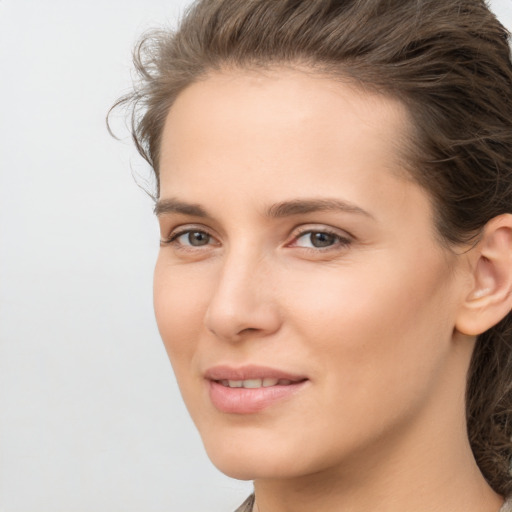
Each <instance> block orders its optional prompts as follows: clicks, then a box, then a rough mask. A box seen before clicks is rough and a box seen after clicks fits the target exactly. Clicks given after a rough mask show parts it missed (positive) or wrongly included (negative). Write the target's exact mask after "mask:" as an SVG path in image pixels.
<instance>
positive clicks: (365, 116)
mask: <svg viewBox="0 0 512 512" xmlns="http://www.w3.org/2000/svg"><path fill="white" fill-rule="evenodd" d="M408 131H409V118H408V113H407V111H406V109H405V107H404V106H403V105H402V103H401V102H399V101H397V100H395V99H393V98H389V97H386V96H383V95H380V94H376V93H371V92H367V91H363V90H362V89H360V88H358V87H356V86H354V85H353V84H351V83H347V82H342V81H335V80H333V79H329V78H325V77H323V76H319V75H315V74H312V73H311V72H303V71H299V70H294V69H286V68H282V69H281V68H279V69H272V70H266V71H265V72H261V71H254V70H253V71H245V70H244V71H242V70H231V71H225V72H222V73H214V74H211V75H210V76H208V77H207V78H205V79H204V80H201V81H199V82H197V83H195V84H193V85H191V86H189V87H188V88H187V89H185V90H184V91H183V92H182V93H181V94H180V95H179V96H178V98H177V100H176V102H175V103H174V105H173V107H172V108H171V110H170V112H169V114H168V116H167V119H166V123H165V128H164V132H163V138H162V146H161V156H160V191H161V198H164V199H165V198H166V197H176V195H179V196H180V198H181V199H184V200H187V201H190V202H198V201H199V202H201V203H207V202H209V201H211V199H212V198H211V194H210V193H211V191H213V190H215V193H216V194H221V195H223V196H225V197H227V195H228V194H230V193H232V192H233V191H236V194H237V196H238V197H239V198H240V201H241V202H242V203H243V205H244V206H245V205H248V204H251V202H252V203H254V202H255V201H259V203H266V204H271V203H277V202H281V201H283V200H288V199H295V198H297V197H301V196H304V195H305V194H306V193H308V194H307V195H309V196H310V197H313V196H314V197H326V196H327V197H332V194H333V192H336V193H338V194H340V195H341V196H342V198H344V199H348V200H349V201H350V202H356V203H360V204H365V203H366V205H367V206H368V204H367V203H368V201H369V200H370V196H371V195H372V194H370V193H369V192H370V190H369V189H376V190H379V189H381V190H383V189H384V188H387V189H390V190H391V191H392V192H393V194H391V195H393V196H401V195H403V193H405V192H404V190H405V188H404V186H405V183H404V182H408V181H410V180H409V179H405V180H404V177H406V178H408V177H409V174H408V173H407V172H406V171H405V170H404V169H405V165H404V164H403V158H402V150H401V148H402V147H403V146H404V144H403V141H404V139H405V138H406V134H407V133H408ZM390 176H392V177H393V178H394V179H392V180H390V179H389V178H390ZM407 185H410V183H408V184H407ZM390 187H391V188H390ZM393 188H394V189H396V190H392V189H393ZM388 199H389V200H393V201H394V200H396V199H397V197H394V199H391V198H388ZM363 208H364V209H365V210H368V208H367V207H365V206H363Z"/></svg>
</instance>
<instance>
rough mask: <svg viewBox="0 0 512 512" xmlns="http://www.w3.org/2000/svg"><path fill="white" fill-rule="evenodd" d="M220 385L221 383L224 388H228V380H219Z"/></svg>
mask: <svg viewBox="0 0 512 512" xmlns="http://www.w3.org/2000/svg"><path fill="white" fill-rule="evenodd" d="M220 383H221V384H222V385H223V386H225V387H229V380H225V379H223V380H221V381H220Z"/></svg>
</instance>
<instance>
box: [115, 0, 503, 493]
mask: <svg viewBox="0 0 512 512" xmlns="http://www.w3.org/2000/svg"><path fill="white" fill-rule="evenodd" d="M508 42H509V34H508V32H507V31H506V29H505V28H504V27H503V26H502V25H501V24H500V23H499V22H498V21H497V19H496V18H495V16H494V15H493V14H492V13H491V12H490V11H489V9H488V7H487V6H486V4H485V2H484V1H483V0H243V1H241V0H202V1H201V0H200V1H197V2H195V3H194V4H193V5H192V6H191V8H190V9H189V10H188V11H187V12H186V14H185V16H184V17H183V19H182V20H181V23H180V24H179V26H178V28H177V30H175V31H162V32H157V33H152V34H150V35H147V36H145V37H144V38H143V39H142V41H141V42H140V44H139V45H138V47H137V49H136V52H135V56H134V61H135V65H136V68H137V71H138V73H139V78H140V81H139V82H138V84H136V86H135V90H134V92H133V93H132V94H130V95H128V96H126V97H124V98H122V99H121V100H120V101H119V102H118V103H117V104H116V105H123V104H124V105H128V106H129V107H130V108H131V113H132V117H131V120H132V134H133V138H134V140H135V143H136V145H137V148H138V150H139V152H140V153H141V154H142V156H143V157H144V158H145V159H146V160H147V161H148V162H149V163H150V164H151V166H152V167H153V169H154V172H155V176H156V179H157V187H158V176H159V150H160V142H161V135H162V129H163V125H164V122H165V119H166V116H167V113H168V111H169V108H170V107H171V105H172V103H173V101H174V100H175V98H176V97H177V95H178V94H179V93H180V92H181V91H182V90H183V89H184V88H185V87H187V86H188V85H190V84H191V83H193V82H195V81H197V80H200V79H202V78H203V77H205V76H206V75H207V74H208V73H209V72H211V71H213V70H218V69H220V68H224V67H235V68H237V67H238V68H240V67H243V68H247V67H248V66H250V67H268V66H269V65H273V64H277V65H279V64H286V65H298V64H300V65H301V66H304V65H305V66H307V67H308V68H310V69H312V70H313V71H318V72H320V73H322V74H327V75H328V76H330V77H332V78H342V79H345V80H347V79H349V80H352V81H355V82H356V83H358V84H359V85H361V86H362V87H365V88H372V89H374V90H377V91H379V92H381V93H382V94H386V95H389V96H393V97H396V98H399V99H400V100H401V101H403V102H404V103H405V105H406V106H407V108H408V110H409V112H410V114H411V117H412V120H413V126H414V129H413V130H414V133H411V134H410V142H411V144H409V145H408V146H410V147H411V148H412V151H411V150H410V151H409V164H410V165H409V168H410V173H411V175H412V177H413V179H415V180H416V181H417V182H418V183H419V184H420V185H421V186H423V187H424V188H425V189H426V190H427V191H429V193H430V194H431V197H432V199H433V202H434V205H435V211H436V225H437V230H438V233H439V235H440V239H441V240H442V241H443V242H444V243H445V244H446V245H448V246H451V245H453V244H461V243H468V242H471V241H472V240H475V239H476V237H478V234H479V233H480V232H481V230H482V228H483V226H484V225H485V224H486V223H487V222H488V221H489V220H490V219H492V218H493V217H495V216H497V215H500V214H502V213H507V212H512V64H511V61H510V48H509V44H508ZM157 195H158V189H157ZM511 348H512V316H511V314H510V313H509V314H508V315H507V316H506V317H505V318H504V319H503V320H502V321H501V322H500V323H499V324H498V325H496V326H495V327H493V328H492V329H490V330H489V331H487V332H485V333H484V334H482V335H481V336H479V339H478V341H477V345H476V348H475V351H474V354H473V359H472V363H471V368H470V371H469V376H468V386H467V399H466V403H467V406H466V409H467V425H468V432H469V439H470V442H471V446H472V449H473V452H474V455H475V458H476V460H477V463H478V465H479V467H480V469H481V471H482V473H483V474H484V476H485V478H486V479H487V480H488V482H489V484H490V485H491V486H492V487H493V488H494V489H495V490H496V491H497V492H498V493H500V494H502V495H509V494H510V493H511V492H512V477H511V475H510V462H511V455H512V441H511V438H512V390H511V386H512V351H511Z"/></svg>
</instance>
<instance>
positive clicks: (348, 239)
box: [286, 224, 355, 252]
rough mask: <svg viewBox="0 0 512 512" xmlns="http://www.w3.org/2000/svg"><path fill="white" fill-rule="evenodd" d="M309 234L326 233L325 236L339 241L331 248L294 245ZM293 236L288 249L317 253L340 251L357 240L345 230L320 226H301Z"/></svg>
mask: <svg viewBox="0 0 512 512" xmlns="http://www.w3.org/2000/svg"><path fill="white" fill-rule="evenodd" d="M309 233H325V234H328V235H332V236H334V237H337V239H338V241H337V243H335V244H333V245H331V246H327V247H315V248H312V247H300V246H296V245H295V246H294V245H293V244H294V243H295V242H296V241H297V240H298V239H299V238H301V237H302V236H304V235H307V234H309ZM291 236H292V240H291V242H288V243H287V244H286V246H287V247H296V248H299V249H303V250H312V251H316V252H319V251H329V250H336V249H338V250H339V248H340V246H342V247H343V246H347V245H349V244H351V243H352V242H353V241H354V240H355V237H354V236H353V235H351V234H350V233H348V232H347V231H345V230H340V229H337V228H333V227H331V226H326V225H318V224H316V225H306V226H300V227H298V228H296V229H295V230H294V232H293V233H292V235H291Z"/></svg>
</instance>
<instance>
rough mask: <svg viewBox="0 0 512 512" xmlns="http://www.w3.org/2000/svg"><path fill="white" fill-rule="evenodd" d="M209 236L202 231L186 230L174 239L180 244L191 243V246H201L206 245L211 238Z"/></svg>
mask: <svg viewBox="0 0 512 512" xmlns="http://www.w3.org/2000/svg"><path fill="white" fill-rule="evenodd" d="M211 238H212V237H211V236H210V235H209V234H208V233H205V232H204V231H187V232H185V233H182V234H181V235H179V236H177V237H176V238H175V239H174V240H176V241H177V242H178V243H180V244H181V245H191V246H192V247H201V246H203V245H208V244H209V243H210V240H211Z"/></svg>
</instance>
